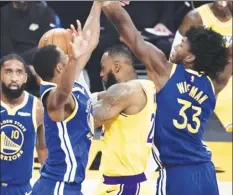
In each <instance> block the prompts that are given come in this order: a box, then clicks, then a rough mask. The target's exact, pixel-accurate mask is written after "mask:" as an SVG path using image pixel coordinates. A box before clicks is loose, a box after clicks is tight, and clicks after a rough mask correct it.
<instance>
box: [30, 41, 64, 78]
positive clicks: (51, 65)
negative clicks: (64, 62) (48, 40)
mask: <svg viewBox="0 0 233 195" xmlns="http://www.w3.org/2000/svg"><path fill="white" fill-rule="evenodd" d="M59 61H60V53H59V51H58V50H57V47H56V46H55V45H47V46H45V47H42V48H40V49H38V50H37V51H36V52H35V53H34V55H33V58H32V65H33V66H34V69H35V71H36V73H37V74H38V75H39V76H40V77H41V79H42V80H44V81H50V80H51V79H52V78H53V77H54V69H55V68H56V65H57V64H58V63H59Z"/></svg>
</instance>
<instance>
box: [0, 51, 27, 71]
mask: <svg viewBox="0 0 233 195" xmlns="http://www.w3.org/2000/svg"><path fill="white" fill-rule="evenodd" d="M9 60H18V61H19V62H21V63H22V64H23V65H24V68H25V71H27V67H26V62H25V61H24V59H23V58H22V57H21V56H19V55H18V54H15V53H12V54H8V55H6V56H3V57H2V58H1V59H0V66H1V68H2V67H3V65H4V63H5V62H6V61H9Z"/></svg>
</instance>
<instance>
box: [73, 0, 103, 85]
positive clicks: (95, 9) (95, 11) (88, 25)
mask: <svg viewBox="0 0 233 195" xmlns="http://www.w3.org/2000/svg"><path fill="white" fill-rule="evenodd" d="M101 8H102V3H101V2H98V1H94V2H93V5H92V8H91V11H90V14H89V16H88V18H87V20H86V22H85V25H84V27H83V33H84V38H86V36H85V34H86V33H87V32H88V31H90V32H91V37H90V41H89V44H88V47H87V51H86V52H85V54H84V55H82V56H81V57H80V59H79V64H80V66H81V67H82V69H84V67H85V66H86V64H87V62H88V61H89V59H90V57H91V55H92V52H93V51H94V49H95V48H96V47H97V45H98V43H99V37H100V14H101ZM71 29H72V31H73V32H74V31H75V28H74V26H73V25H71ZM79 76H80V73H79V72H77V74H76V80H79ZM81 76H82V77H83V75H81ZM81 81H82V82H83V83H82V84H83V85H86V83H85V80H84V78H82V79H81Z"/></svg>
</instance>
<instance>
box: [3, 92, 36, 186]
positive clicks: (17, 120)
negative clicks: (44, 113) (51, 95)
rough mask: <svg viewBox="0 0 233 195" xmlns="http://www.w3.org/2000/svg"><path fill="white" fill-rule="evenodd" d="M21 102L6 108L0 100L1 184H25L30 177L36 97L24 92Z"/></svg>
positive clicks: (34, 133)
mask: <svg viewBox="0 0 233 195" xmlns="http://www.w3.org/2000/svg"><path fill="white" fill-rule="evenodd" d="M24 94H25V96H24V100H23V102H22V103H21V104H20V105H18V106H15V107H14V108H10V107H9V106H8V105H7V104H5V103H3V102H2V101H1V106H0V107H1V121H0V124H1V163H0V164H1V178H0V180H1V182H2V183H6V184H7V185H11V184H17V185H20V184H26V183H28V182H29V181H30V179H31V177H32V170H33V159H34V155H33V154H34V145H35V135H36V130H37V124H36V102H37V101H38V100H37V98H36V97H34V96H32V95H30V94H29V93H27V92H26V91H25V92H24Z"/></svg>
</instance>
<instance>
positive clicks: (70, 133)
mask: <svg viewBox="0 0 233 195" xmlns="http://www.w3.org/2000/svg"><path fill="white" fill-rule="evenodd" d="M101 5H102V4H101V3H99V2H94V4H93V7H92V11H91V12H92V14H91V16H89V17H90V18H88V19H87V22H88V23H89V22H92V23H93V20H94V23H97V26H98V23H99V17H100V13H101ZM88 25H91V24H88ZM93 25H94V24H93ZM95 30H96V31H98V28H97V29H95ZM72 32H73V43H72V44H71V45H72V49H71V50H72V52H71V53H70V55H69V57H67V56H66V55H65V54H64V52H63V51H62V50H61V49H59V48H58V47H56V46H55V45H50V46H45V47H43V48H41V49H39V51H38V52H37V53H36V54H35V56H34V59H33V65H34V68H35V71H36V72H37V74H38V75H39V76H40V77H41V79H42V81H41V86H40V94H41V99H42V102H43V105H44V108H45V116H44V123H45V132H46V144H47V147H48V151H49V155H48V160H47V161H46V163H45V165H44V166H43V167H42V169H41V177H40V178H39V180H38V181H37V183H36V184H35V186H34V187H33V192H32V194H33V195H41V194H46V195H50V194H54V195H61V194H64V195H81V194H82V192H81V183H82V182H83V180H84V178H85V169H86V165H87V160H88V153H89V148H90V143H91V141H90V139H91V136H92V135H91V129H92V124H93V123H92V122H93V120H92V106H91V103H90V99H89V95H88V93H87V91H86V90H85V88H84V87H83V86H82V85H80V84H78V83H77V82H75V78H76V77H79V74H80V72H81V71H82V70H83V68H84V66H85V65H86V64H85V63H83V58H85V56H90V55H91V52H92V50H91V49H90V47H89V46H90V45H91V43H90V44H89V41H91V36H90V35H89V36H87V35H86V36H85V37H84V35H83V33H82V29H81V24H80V23H79V22H78V31H77V32H76V30H75V29H74V28H72ZM89 33H90V32H89ZM91 33H92V31H91ZM54 39H56V37H54Z"/></svg>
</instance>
